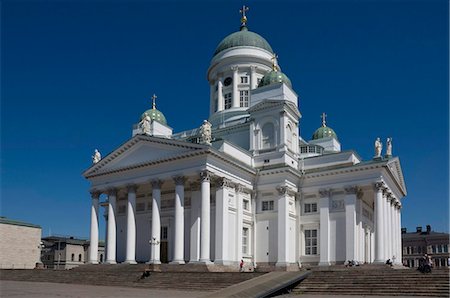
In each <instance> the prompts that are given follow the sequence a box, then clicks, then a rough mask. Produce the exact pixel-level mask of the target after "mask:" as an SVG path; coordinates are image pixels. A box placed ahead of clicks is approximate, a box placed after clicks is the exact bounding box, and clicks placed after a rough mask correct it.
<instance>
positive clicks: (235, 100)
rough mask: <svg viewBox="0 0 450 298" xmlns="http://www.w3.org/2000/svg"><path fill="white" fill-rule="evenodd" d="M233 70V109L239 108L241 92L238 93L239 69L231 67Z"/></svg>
mask: <svg viewBox="0 0 450 298" xmlns="http://www.w3.org/2000/svg"><path fill="white" fill-rule="evenodd" d="M231 70H232V71H233V104H232V107H233V108H237V107H239V92H238V79H239V78H238V67H237V66H233V67H231Z"/></svg>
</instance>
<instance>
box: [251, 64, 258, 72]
mask: <svg viewBox="0 0 450 298" xmlns="http://www.w3.org/2000/svg"><path fill="white" fill-rule="evenodd" d="M257 68H258V66H256V65H250V70H251V71H256V69H257Z"/></svg>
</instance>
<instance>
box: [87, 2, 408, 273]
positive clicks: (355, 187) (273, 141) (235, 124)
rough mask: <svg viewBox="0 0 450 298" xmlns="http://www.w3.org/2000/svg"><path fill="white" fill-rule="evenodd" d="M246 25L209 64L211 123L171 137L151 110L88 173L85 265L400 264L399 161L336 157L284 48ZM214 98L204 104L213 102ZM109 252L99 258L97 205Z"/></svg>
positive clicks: (332, 137)
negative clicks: (311, 125) (285, 64)
mask: <svg viewBox="0 0 450 298" xmlns="http://www.w3.org/2000/svg"><path fill="white" fill-rule="evenodd" d="M247 9H248V8H246V7H245V6H243V7H242V9H241V25H240V29H239V30H238V31H237V32H234V33H231V34H230V35H228V36H226V37H225V38H224V39H223V40H222V41H221V42H220V43H219V44H218V46H217V48H216V49H215V51H214V54H213V57H212V59H211V63H210V66H209V68H208V70H207V79H208V83H209V86H210V96H209V110H210V113H209V118H208V119H207V120H204V121H203V124H202V125H201V126H200V127H198V128H194V129H191V130H188V131H181V132H176V133H174V132H173V131H172V128H171V127H170V126H169V122H170V119H166V118H165V116H164V114H163V113H162V112H161V111H159V110H158V109H157V108H156V96H155V95H154V96H153V106H152V107H151V108H150V109H149V110H147V111H145V112H144V113H142V115H141V116H140V117H139V116H137V117H136V118H137V119H136V120H137V123H136V124H134V125H133V128H132V137H131V138H130V139H128V140H127V141H126V142H125V143H123V144H122V145H121V146H119V147H118V148H116V149H115V150H114V151H113V152H111V153H109V154H107V155H106V156H104V157H103V158H102V157H101V156H100V153H99V152H98V151H96V152H95V155H94V156H93V164H92V165H91V167H89V168H88V169H87V170H86V171H85V172H84V173H83V176H84V177H85V178H86V179H87V180H88V181H89V182H90V184H91V188H90V193H91V202H92V205H91V224H90V254H89V262H90V263H92V264H97V263H99V262H100V261H103V262H105V263H108V264H116V263H128V264H135V263H149V264H161V263H169V264H174V266H183V265H184V264H206V265H208V266H233V267H234V268H238V264H239V262H241V260H243V261H244V263H245V264H246V266H250V267H251V268H250V269H252V268H257V267H258V266H266V267H270V268H274V269H281V270H283V269H286V270H288V269H292V268H298V267H301V266H304V265H319V266H329V265H333V264H343V263H344V262H345V261H349V260H353V261H358V262H359V263H361V264H362V263H385V262H386V260H387V259H391V260H393V261H394V263H401V260H402V250H401V229H400V227H401V206H402V204H401V199H402V198H403V197H404V196H405V195H406V187H405V182H404V179H403V174H402V170H401V166H400V161H399V158H398V157H395V156H392V144H391V142H390V139H388V143H387V145H386V152H385V153H386V154H385V155H383V154H382V152H381V146H382V145H381V142H380V140H379V139H377V140H376V141H375V146H374V147H375V154H374V157H373V158H372V159H371V160H362V159H361V158H360V156H359V155H358V154H357V153H356V152H355V151H353V150H346V151H341V143H340V141H341V140H340V139H339V138H338V136H337V134H336V133H335V131H334V130H333V129H332V128H331V127H329V126H328V125H327V122H326V115H325V114H323V115H322V124H321V126H320V127H319V128H318V129H317V130H316V131H315V132H314V134H313V136H312V138H311V139H309V138H304V136H303V137H302V136H301V135H300V133H299V126H300V124H301V122H300V119H301V113H300V110H299V105H298V96H297V93H296V92H295V89H294V86H293V85H292V83H291V81H290V80H289V78H288V76H287V75H286V74H284V73H283V72H282V71H281V67H280V65H278V63H277V56H276V55H275V54H274V50H273V49H272V47H271V46H270V44H269V43H268V42H267V41H266V39H264V38H263V37H262V36H260V35H258V34H257V33H255V32H252V31H250V30H249V28H248V25H247V17H246V11H247ZM205 104H206V102H205ZM101 207H104V213H105V218H106V235H105V238H106V258H105V260H99V259H98V253H97V251H98V242H99V227H98V226H99V212H100V211H101V210H100V208H101Z"/></svg>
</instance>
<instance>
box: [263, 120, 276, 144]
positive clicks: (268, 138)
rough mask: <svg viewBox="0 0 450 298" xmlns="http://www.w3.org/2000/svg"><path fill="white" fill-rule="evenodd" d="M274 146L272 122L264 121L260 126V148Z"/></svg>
mask: <svg viewBox="0 0 450 298" xmlns="http://www.w3.org/2000/svg"><path fill="white" fill-rule="evenodd" d="M274 146H275V127H274V126H273V123H270V122H269V123H266V124H264V126H263V128H262V148H263V149H269V148H272V147H274Z"/></svg>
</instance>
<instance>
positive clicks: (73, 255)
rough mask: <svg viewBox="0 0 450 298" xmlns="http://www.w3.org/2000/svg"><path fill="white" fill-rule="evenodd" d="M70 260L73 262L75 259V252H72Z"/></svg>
mask: <svg viewBox="0 0 450 298" xmlns="http://www.w3.org/2000/svg"><path fill="white" fill-rule="evenodd" d="M70 260H71V261H72V262H73V261H75V254H72V257H71V258H70Z"/></svg>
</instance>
